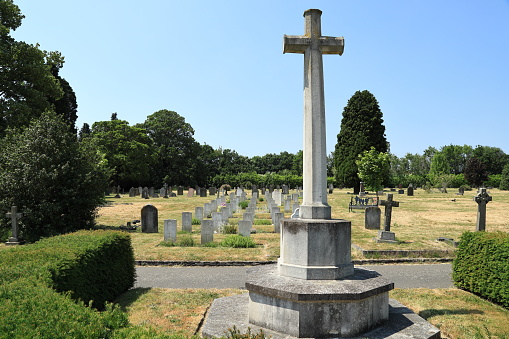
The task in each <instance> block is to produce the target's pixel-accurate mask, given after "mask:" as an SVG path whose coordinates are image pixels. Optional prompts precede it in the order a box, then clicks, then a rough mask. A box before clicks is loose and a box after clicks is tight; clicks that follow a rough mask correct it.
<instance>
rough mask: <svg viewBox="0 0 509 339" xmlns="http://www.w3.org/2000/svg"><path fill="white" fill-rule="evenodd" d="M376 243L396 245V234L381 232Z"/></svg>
mask: <svg viewBox="0 0 509 339" xmlns="http://www.w3.org/2000/svg"><path fill="white" fill-rule="evenodd" d="M375 240H376V242H388V243H396V242H397V241H396V234H395V233H394V232H391V231H379V232H378V237H377V238H375Z"/></svg>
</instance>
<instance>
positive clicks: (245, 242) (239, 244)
mask: <svg viewBox="0 0 509 339" xmlns="http://www.w3.org/2000/svg"><path fill="white" fill-rule="evenodd" d="M221 246H223V247H233V248H253V247H256V243H255V242H254V241H253V239H251V238H250V237H243V236H241V235H238V234H234V235H229V236H227V237H226V238H224V240H223V241H221Z"/></svg>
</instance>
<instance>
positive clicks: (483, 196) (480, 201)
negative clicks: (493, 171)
mask: <svg viewBox="0 0 509 339" xmlns="http://www.w3.org/2000/svg"><path fill="white" fill-rule="evenodd" d="M491 200H492V197H491V196H490V195H488V192H487V191H486V188H479V192H478V193H477V195H476V196H475V197H474V201H475V202H476V203H477V222H476V224H475V230H476V231H478V232H479V231H485V230H486V204H487V203H489V202H490V201H491Z"/></svg>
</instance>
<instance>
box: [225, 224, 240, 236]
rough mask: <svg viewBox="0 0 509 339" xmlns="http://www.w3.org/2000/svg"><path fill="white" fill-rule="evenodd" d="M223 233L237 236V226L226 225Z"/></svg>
mask: <svg viewBox="0 0 509 339" xmlns="http://www.w3.org/2000/svg"><path fill="white" fill-rule="evenodd" d="M223 233H224V234H235V233H237V227H235V225H224V226H223Z"/></svg>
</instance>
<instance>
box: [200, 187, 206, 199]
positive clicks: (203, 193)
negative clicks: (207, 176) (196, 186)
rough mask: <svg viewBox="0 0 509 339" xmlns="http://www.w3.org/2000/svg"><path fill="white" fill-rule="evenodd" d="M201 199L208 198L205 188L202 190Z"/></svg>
mask: <svg viewBox="0 0 509 339" xmlns="http://www.w3.org/2000/svg"><path fill="white" fill-rule="evenodd" d="M200 197H201V198H206V197H207V190H206V189H205V188H202V189H201V190H200Z"/></svg>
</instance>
